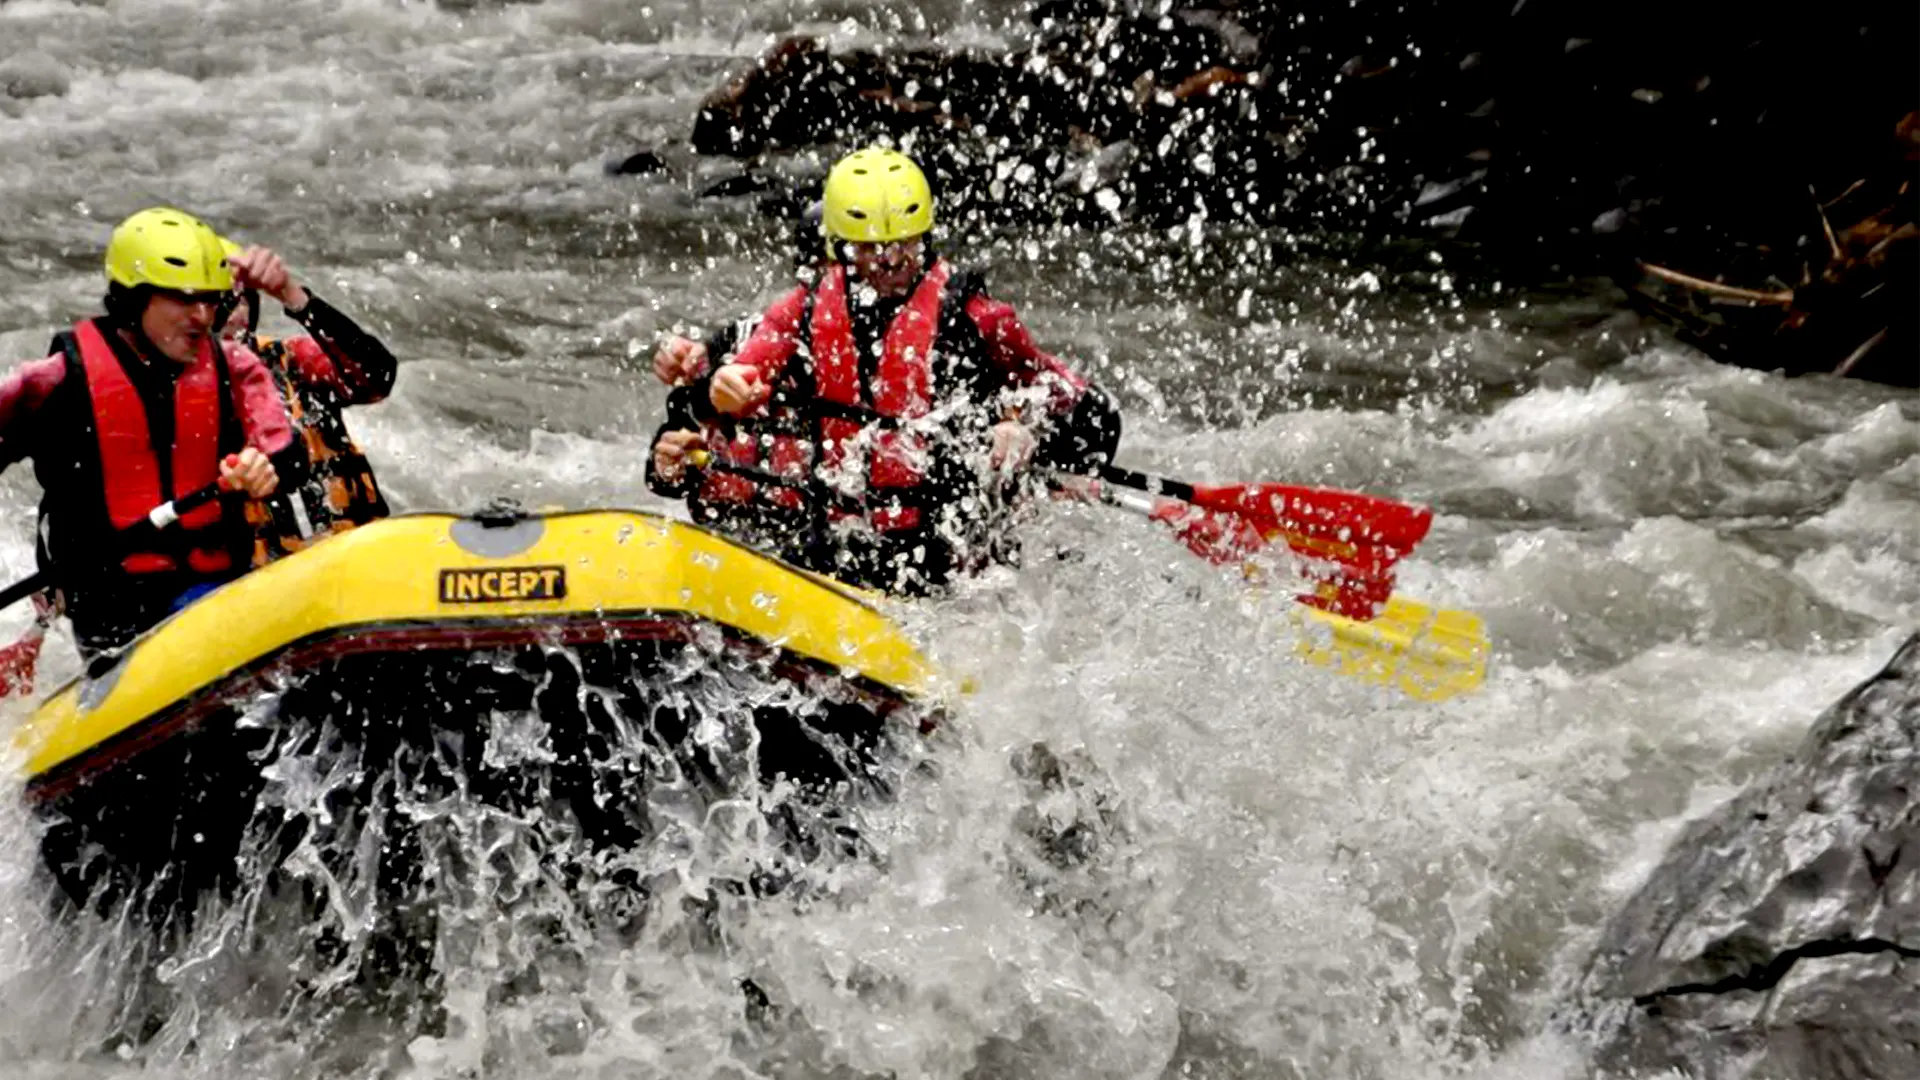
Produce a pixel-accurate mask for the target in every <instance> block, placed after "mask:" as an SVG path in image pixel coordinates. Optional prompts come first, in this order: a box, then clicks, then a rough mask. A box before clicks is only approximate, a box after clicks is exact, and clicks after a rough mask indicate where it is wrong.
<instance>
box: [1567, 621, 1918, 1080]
mask: <svg viewBox="0 0 1920 1080" xmlns="http://www.w3.org/2000/svg"><path fill="white" fill-rule="evenodd" d="M1917 992H1920V634H1916V635H1915V636H1914V637H1913V638H1911V639H1909V640H1908V641H1907V643H1906V644H1905V645H1904V646H1903V647H1902V648H1901V649H1900V651H1899V652H1898V653H1897V654H1896V655H1895V656H1894V658H1893V659H1892V661H1891V662H1889V663H1888V665H1887V666H1886V668H1885V669H1884V670H1883V671H1881V672H1880V673H1879V674H1878V675H1876V676H1874V677H1873V678H1872V679H1870V680H1868V681H1867V682H1865V683H1862V684H1861V685H1860V686H1858V687H1856V688H1855V689H1854V690H1853V691H1852V692H1851V693H1849V694H1848V695H1847V696H1846V697H1845V698H1843V699H1841V701H1840V702H1838V703H1837V704H1835V705H1834V706H1833V707H1832V708H1830V709H1829V710H1827V712H1826V713H1825V714H1824V715H1823V716H1822V717H1821V718H1820V719H1819V721H1818V722H1816V723H1815V725H1814V727H1813V729H1812V730H1811V731H1810V732H1809V733H1808V735H1807V738H1806V740H1805V741H1804V742H1803V744H1802V745H1801V747H1800V748H1799V750H1798V751H1797V752H1796V753H1795V754H1794V755H1793V757H1792V758H1791V759H1790V760H1788V761H1787V762H1785V763H1783V764H1781V765H1780V766H1778V767H1777V768H1775V769H1774V770H1773V771H1772V772H1771V773H1769V774H1767V775H1765V776H1763V777H1761V778H1760V779H1759V780H1757V781H1756V782H1755V783H1754V784H1752V785H1751V786H1750V787H1749V788H1748V789H1747V790H1746V791H1745V792H1743V793H1741V794H1740V795H1739V796H1738V797H1736V798H1735V799H1733V800H1732V801H1731V802H1729V803H1727V804H1726V805H1725V806H1723V807H1721V808H1720V809H1719V810H1717V811H1716V812H1714V813H1713V814H1712V815H1710V816H1709V817H1708V818H1706V819H1705V820H1704V821H1701V822H1699V823H1697V824H1696V825H1694V826H1693V827H1691V828H1689V829H1688V830H1687V831H1686V832H1685V834H1683V835H1682V836H1681V837H1680V839H1679V840H1678V841H1676V842H1675V844H1674V845H1673V847H1672V849H1671V850H1670V851H1669V852H1668V854H1667V857H1666V858H1665V859H1664V860H1663V861H1662V863H1661V864H1660V865H1659V866H1658V867H1657V868H1656V869H1655V870H1654V872H1653V874H1652V875H1651V877H1650V878H1649V879H1648V881H1647V883H1646V885H1645V886H1644V887H1642V888H1641V890H1640V891H1639V893H1638V894H1636V895H1635V896H1634V897H1633V899H1632V900H1631V901H1629V902H1628V904H1627V906H1626V908H1625V909H1624V910H1623V911H1621V912H1620V914H1619V915H1618V916H1617V917H1616V918H1615V919H1614V920H1613V922H1612V923H1611V924H1610V925H1609V926H1608V927H1607V929H1606V932H1605V934H1604V935H1603V937H1602V939H1601V942H1600V945H1599V947H1598V949H1597V950H1596V952H1595V954H1594V957H1593V959H1592V961H1591V963H1590V966H1589V969H1588V971H1587V973H1586V976H1585V978H1584V980H1583V981H1582V984H1581V1001H1582V1006H1581V1007H1582V1013H1581V1016H1582V1021H1581V1023H1582V1025H1583V1026H1589V1027H1591V1029H1592V1033H1593V1034H1594V1035H1595V1036H1596V1038H1597V1046H1598V1056H1597V1058H1596V1069H1597V1070H1598V1072H1599V1074H1600V1075H1602V1076H1608V1077H1612V1076H1652V1075H1656V1074H1659V1073H1660V1072H1661V1071H1662V1070H1668V1069H1677V1070H1679V1071H1680V1074H1681V1075H1684V1076H1687V1077H1695V1078H1699V1080H1760V1078H1782V1080H1784V1078H1788V1077H1808V1078H1811V1077H1820V1078H1822V1080H1855V1078H1858V1080H1869V1078H1885V1077H1894V1076H1920V1011H1916V1010H1915V1009H1914V1008H1913V1003H1914V1001H1915V1000H1917V998H1916V993H1917Z"/></svg>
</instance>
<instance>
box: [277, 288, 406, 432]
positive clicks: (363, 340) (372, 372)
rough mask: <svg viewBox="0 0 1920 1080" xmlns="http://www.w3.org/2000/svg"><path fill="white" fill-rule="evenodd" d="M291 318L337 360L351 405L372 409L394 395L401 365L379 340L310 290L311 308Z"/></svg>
mask: <svg viewBox="0 0 1920 1080" xmlns="http://www.w3.org/2000/svg"><path fill="white" fill-rule="evenodd" d="M288 317H289V318H291V319H293V321H294V322H297V323H299V324H300V327H301V328H302V329H304V330H305V331H306V332H307V333H309V334H311V335H313V339H314V340H315V341H317V342H319V343H320V347H321V348H322V349H324V350H326V353H327V356H328V357H329V358H331V359H332V360H333V363H334V367H335V368H336V369H337V371H338V373H339V381H340V383H341V385H342V386H343V387H344V388H345V390H346V391H347V404H350V405H370V404H372V403H374V402H376V401H382V400H385V398H386V396H387V395H388V394H391V393H393V383H394V379H395V378H396V377H398V375H399V373H400V362H399V361H398V360H396V359H395V358H394V355H393V353H392V352H390V351H388V349H387V347H386V346H385V345H384V344H382V343H381V341H380V339H379V338H377V337H374V336H373V335H372V334H369V333H367V332H366V331H365V330H363V329H361V327H360V324H359V323H356V322H354V321H353V320H352V319H350V318H348V317H347V316H346V315H344V314H342V313H341V312H340V310H339V309H338V308H335V307H334V306H333V305H332V304H329V303H327V302H326V301H325V300H322V299H320V297H318V296H315V295H314V293H313V290H311V289H309V290H307V306H306V307H304V308H302V309H301V310H300V313H299V314H297V315H295V314H293V313H292V312H289V313H288Z"/></svg>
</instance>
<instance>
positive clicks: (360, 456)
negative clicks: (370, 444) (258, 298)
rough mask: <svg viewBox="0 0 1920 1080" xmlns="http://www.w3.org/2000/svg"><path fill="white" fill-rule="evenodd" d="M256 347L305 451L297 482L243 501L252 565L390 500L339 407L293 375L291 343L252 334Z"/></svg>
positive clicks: (369, 514)
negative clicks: (303, 471) (305, 467)
mask: <svg viewBox="0 0 1920 1080" xmlns="http://www.w3.org/2000/svg"><path fill="white" fill-rule="evenodd" d="M252 345H253V351H254V352H255V353H256V354H257V355H258V356H259V357H260V361H261V363H263V364H265V365H266V368H267V370H268V371H269V372H270V373H272V375H273V381H274V385H276V386H278V387H279V388H280V398H281V400H282V401H283V402H284V403H285V404H286V406H287V415H288V417H289V418H291V419H292V421H293V430H294V432H295V433H296V434H297V435H298V436H299V438H300V440H301V442H302V444H303V445H304V446H305V447H306V450H307V461H308V464H309V466H310V471H309V473H308V480H307V482H306V483H305V484H303V485H301V486H300V487H299V488H296V489H293V490H290V491H287V492H284V493H281V494H277V495H275V496H273V497H272V498H270V499H266V500H264V501H254V502H249V503H248V504H247V523H248V525H249V526H251V527H252V529H253V534H254V544H253V565H254V566H256V567H258V566H264V565H266V564H267V563H269V562H272V561H273V560H275V559H278V558H282V557H284V556H287V555H291V554H293V553H294V552H296V551H299V550H301V549H302V548H304V547H306V546H307V545H308V544H310V543H312V542H313V541H314V540H315V539H317V538H320V537H325V536H331V535H332V534H334V533H338V532H345V531H347V530H348V529H352V528H354V527H356V526H359V525H365V524H366V523H367V522H369V521H377V520H379V519H380V518H384V517H386V516H387V515H388V513H389V510H388V509H387V501H386V499H385V497H383V496H382V495H381V494H380V485H379V484H378V483H377V482H376V481H375V480H374V478H373V466H372V464H371V463H369V462H368V461H367V456H366V454H364V453H362V452H361V450H360V447H359V445H358V444H357V443H355V442H354V441H353V436H352V435H350V434H349V433H348V432H347V425H346V421H345V420H344V419H343V418H342V417H341V416H340V406H339V405H338V404H336V403H334V402H331V401H323V400H319V399H318V398H317V396H316V395H315V394H313V393H312V392H311V391H310V390H309V389H308V388H307V387H305V386H304V385H302V384H301V383H300V382H299V381H298V380H297V379H295V378H294V359H293V356H292V350H291V348H290V346H289V343H287V342H285V341H275V340H273V339H271V338H255V339H254V340H253V342H252Z"/></svg>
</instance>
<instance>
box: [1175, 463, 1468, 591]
mask: <svg viewBox="0 0 1920 1080" xmlns="http://www.w3.org/2000/svg"><path fill="white" fill-rule="evenodd" d="M1182 509H1184V510H1185V511H1187V513H1186V514H1184V515H1183V514H1181V513H1180V512H1179V511H1180V510H1182ZM1154 517H1155V518H1157V519H1159V520H1161V521H1164V522H1166V523H1168V524H1170V525H1172V526H1173V527H1174V531H1175V532H1176V533H1177V534H1178V535H1179V536H1180V538H1181V539H1182V540H1183V541H1185V542H1186V544H1187V547H1189V548H1190V549H1192V550H1193V551H1194V552H1195V553H1196V554H1198V555H1200V556H1201V557H1203V558H1206V559H1209V560H1211V561H1212V562H1215V563H1228V562H1233V561H1236V560H1242V559H1245V558H1247V557H1248V556H1250V555H1252V554H1253V553H1254V552H1256V551H1258V550H1259V549H1260V548H1261V547H1263V546H1264V545H1266V544H1269V543H1272V542H1274V541H1276V540H1278V541H1282V542H1284V543H1285V544H1286V545H1287V547H1288V548H1289V549H1291V550H1292V551H1293V553H1294V554H1295V555H1296V556H1298V557H1299V558H1300V560H1301V562H1302V569H1303V570H1304V571H1305V573H1306V575H1307V577H1308V578H1309V579H1310V580H1312V581H1313V582H1314V583H1315V587H1314V591H1313V592H1311V593H1308V594H1305V595H1302V596H1301V597H1300V600H1301V602H1303V603H1307V604H1311V605H1313V606H1314V607H1318V608H1323V609H1325V610H1328V611H1333V612H1336V613H1338V614H1341V615H1345V616H1348V617H1349V618H1355V619H1363V620H1364V619H1370V618H1372V617H1373V616H1374V614H1375V613H1377V612H1378V611H1379V610H1380V609H1381V608H1382V607H1383V606H1384V605H1385V604H1386V602H1387V599H1388V597H1390V596H1392V595H1393V564H1394V563H1396V562H1398V561H1399V560H1400V559H1401V558H1402V557H1404V556H1405V555H1406V554H1407V553H1409V552H1411V551H1412V550H1413V549H1414V547H1415V546H1416V545H1418V544H1419V543H1420V541H1421V540H1422V539H1424V538H1425V537H1426V535H1427V530H1428V529H1429V528H1431V527H1432V525H1433V511H1431V510H1429V509H1427V508H1426V507H1416V506H1410V505H1408V504H1406V503H1402V502H1395V501H1394V500H1392V499H1382V498H1379V497H1377V496H1373V495H1362V494H1359V493H1357V492H1351V491H1333V490H1329V489H1325V488H1309V487H1298V486H1295V485H1291V484H1235V485H1231V486H1196V487H1195V488H1194V505H1193V506H1186V505H1184V504H1180V503H1172V504H1168V505H1164V506H1162V507H1161V508H1160V509H1159V510H1157V511H1156V512H1155V514H1154Z"/></svg>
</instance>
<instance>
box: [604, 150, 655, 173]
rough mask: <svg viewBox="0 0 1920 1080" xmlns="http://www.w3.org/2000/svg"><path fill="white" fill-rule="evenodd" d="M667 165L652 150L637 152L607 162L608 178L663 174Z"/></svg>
mask: <svg viewBox="0 0 1920 1080" xmlns="http://www.w3.org/2000/svg"><path fill="white" fill-rule="evenodd" d="M666 167H667V163H666V162H665V161H663V160H661V158H660V155H659V154H658V153H655V152H654V151H652V150H636V151H634V152H633V153H631V154H628V155H627V156H625V157H622V158H616V159H614V160H612V161H609V162H607V175H608V176H648V175H651V174H653V173H657V172H662V171H664V170H665V169H666Z"/></svg>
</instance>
